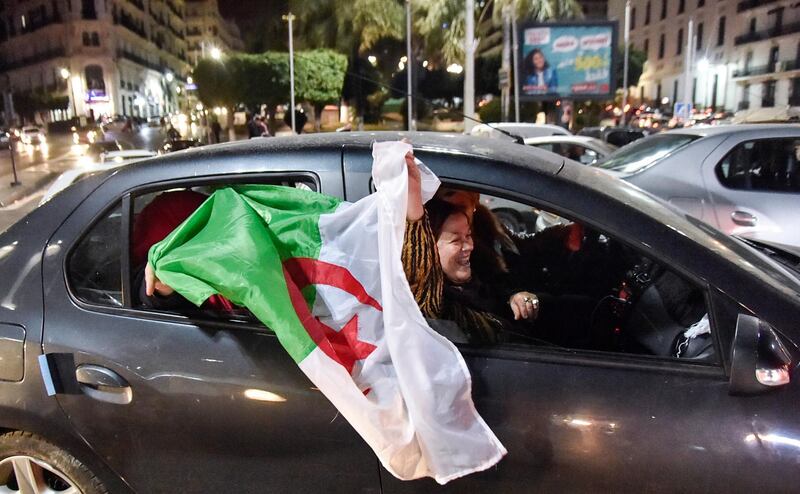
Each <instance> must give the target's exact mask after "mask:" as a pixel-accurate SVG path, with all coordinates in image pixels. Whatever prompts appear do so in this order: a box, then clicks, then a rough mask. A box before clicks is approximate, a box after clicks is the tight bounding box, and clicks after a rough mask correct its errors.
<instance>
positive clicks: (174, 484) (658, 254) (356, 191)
mask: <svg viewBox="0 0 800 494" xmlns="http://www.w3.org/2000/svg"><path fill="white" fill-rule="evenodd" d="M404 135H405V134H397V133H377V134H367V133H347V134H327V135H313V136H302V137H286V138H274V139H262V140H252V141H248V142H243V143H230V144H223V145H218V146H212V147H207V148H199V149H196V150H190V151H187V152H185V153H177V154H174V155H166V156H164V157H161V158H157V159H153V160H148V161H147V162H142V163H137V164H133V165H131V166H127V167H123V168H119V169H116V170H113V171H109V172H106V173H103V174H99V175H95V176H92V177H89V178H87V179H85V180H82V181H80V182H78V183H76V184H75V185H73V186H71V187H69V188H68V189H66V190H64V191H63V192H61V193H60V194H58V195H56V196H55V197H54V198H53V199H52V200H51V201H49V202H47V203H46V204H44V205H43V206H41V207H40V208H38V209H36V210H34V211H33V212H32V213H31V214H30V215H29V216H27V217H26V218H24V219H23V220H22V221H20V222H19V223H17V224H16V225H14V226H12V227H11V228H10V229H9V230H8V231H6V232H5V233H4V234H2V235H0V357H1V358H2V359H1V360H0V410H1V411H2V413H0V428H2V432H3V434H2V435H0V485H5V486H6V487H10V488H12V489H14V488H15V486H19V485H22V484H24V483H25V482H26V481H30V482H31V483H38V484H42V485H45V484H46V485H49V486H51V487H52V486H55V489H56V490H59V489H61V490H65V489H67V488H69V486H72V487H75V488H78V489H80V490H81V492H84V493H94V492H104V490H103V489H108V491H110V492H131V491H133V492H142V493H159V492H164V493H174V492H207V491H218V492H265V491H269V492H320V491H324V492H347V493H352V492H365V493H367V492H373V493H378V492H386V493H396V492H478V491H480V492H484V491H485V492H532V491H557V492H597V491H613V492H675V491H704V492H726V493H727V492H731V491H737V492H747V491H764V492H790V491H793V490H794V489H796V486H797V485H798V482H800V469H798V468H797V465H798V462H800V417H798V414H797V413H796V404H797V403H798V400H799V399H800V387H798V383H797V382H794V380H793V379H792V378H793V374H792V372H793V370H794V368H795V367H796V365H797V362H798V358H800V353H798V348H797V346H796V343H797V342H798V341H800V327H798V321H800V281H798V278H797V274H796V273H795V272H793V271H791V270H790V268H788V267H784V266H782V265H779V264H777V263H776V262H773V261H772V260H770V259H769V258H767V257H766V256H765V255H762V254H761V253H759V252H757V251H754V250H752V249H751V248H750V247H748V246H746V245H744V244H742V243H739V242H738V241H736V240H735V239H732V238H729V237H727V236H724V235H722V234H721V233H719V232H717V231H716V230H714V229H711V228H709V227H707V226H706V225H705V224H704V223H701V222H698V221H695V220H693V219H692V218H689V217H684V216H682V215H679V214H676V213H675V212H673V211H672V210H671V209H669V208H667V207H665V205H664V204H663V203H662V202H660V201H658V200H657V199H654V198H653V197H651V196H650V195H648V194H644V193H642V192H641V191H640V190H639V189H637V188H634V187H631V186H630V185H628V184H626V183H625V182H623V181H619V180H615V179H613V178H611V177H608V176H607V175H606V174H604V173H602V172H600V171H599V170H596V169H593V168H590V167H585V166H580V165H578V164H575V163H571V162H567V163H564V160H563V158H560V157H558V156H555V155H553V154H552V153H547V152H545V151H541V150H538V149H534V148H531V147H529V146H522V145H513V144H512V145H509V144H508V143H506V142H502V141H495V140H487V139H477V138H470V137H463V136H447V135H436V134H424V133H421V134H410V135H409V137H410V138H411V140H412V141H413V142H414V145H415V148H416V154H417V156H418V157H419V158H420V159H422V160H423V161H424V162H425V163H426V164H427V165H428V166H429V167H430V168H431V169H433V171H434V172H435V173H437V175H438V176H439V177H440V178H441V179H442V181H443V182H444V183H445V184H447V185H449V186H451V187H455V188H467V189H470V190H474V191H478V192H480V193H481V194H482V196H486V197H488V196H496V197H501V198H504V199H506V200H509V201H518V202H519V203H521V204H524V205H527V206H529V207H535V208H537V209H542V210H547V211H551V212H553V213H557V214H559V215H560V216H562V217H565V218H569V219H571V220H573V221H575V222H576V224H580V225H582V229H581V230H580V231H581V232H582V234H581V235H580V237H578V238H573V239H572V240H575V241H577V243H576V242H572V241H571V244H572V248H571V249H570V250H568V251H567V250H564V249H563V248H561V247H562V245H561V240H563V236H561V237H559V236H558V235H554V236H553V238H555V239H556V240H555V243H548V242H551V241H552V240H553V238H547V237H541V238H543V240H542V242H544V244H545V245H544V246H543V245H541V244H537V245H536V246H535V247H536V249H535V251H536V253H537V254H536V255H535V256H534V255H528V254H527V253H528V252H529V251H527V250H526V247H525V246H526V245H527V244H524V243H520V254H519V258H518V259H517V263H515V264H514V265H513V266H514V267H513V270H512V272H511V273H509V275H515V276H517V278H518V281H520V280H521V281H522V282H525V283H526V287H530V289H531V290H536V291H537V293H542V294H543V293H544V292H548V293H549V294H550V296H551V297H552V299H553V300H561V301H562V302H566V303H564V304H562V306H561V308H560V309H559V310H560V311H561V312H558V313H557V314H555V316H556V317H553V318H552V320H553V321H554V322H555V323H554V324H553V325H552V326H550V327H537V326H534V327H533V328H532V329H531V331H532V332H531V333H529V334H520V335H511V336H512V337H511V338H509V340H508V341H504V342H503V343H500V344H497V345H493V346H470V345H467V344H464V343H458V346H459V349H460V350H461V352H462V354H463V355H464V357H465V359H466V361H467V363H468V365H469V367H470V371H471V373H472V379H473V396H474V399H475V402H476V405H477V407H478V409H479V411H480V413H481V414H482V416H483V417H484V419H485V420H486V421H487V423H488V424H489V425H490V427H491V428H492V429H493V430H494V431H495V433H496V434H497V435H498V437H499V438H500V440H501V441H502V442H503V443H504V445H505V446H506V447H507V449H508V456H507V457H506V458H504V459H503V460H502V461H501V462H500V463H499V464H498V465H497V466H496V467H493V468H492V469H490V470H488V471H485V472H482V473H478V474H473V475H470V476H468V477H465V478H463V479H459V480H456V481H453V482H451V483H450V484H448V485H446V486H444V487H442V486H438V485H437V484H435V483H434V482H433V481H432V480H430V479H425V480H418V481H412V482H400V481H398V480H396V479H394V478H393V477H392V476H391V475H389V474H388V473H387V472H386V471H385V470H384V469H382V468H381V467H380V465H379V462H378V460H377V459H376V457H375V456H374V455H373V453H372V451H371V450H370V449H369V448H368V447H367V446H366V444H365V443H364V442H363V441H362V440H361V439H360V438H359V437H358V436H357V434H356V433H355V432H354V430H353V429H352V428H351V427H350V425H349V424H348V423H347V422H345V421H344V420H343V419H342V418H341V416H339V415H338V413H337V411H336V409H335V408H334V407H333V406H332V405H331V404H330V403H329V402H328V401H327V400H326V399H325V398H324V397H323V396H322V395H321V394H320V392H319V391H318V390H317V389H316V388H315V387H314V386H313V385H312V384H311V382H310V381H309V380H308V379H307V378H306V377H305V376H304V375H303V373H302V372H301V371H300V370H299V369H298V367H297V365H296V364H295V363H294V362H293V361H292V360H291V358H290V357H289V356H288V355H287V353H286V352H285V351H284V350H283V349H282V347H281V345H280V344H279V342H278V340H277V338H276V337H275V335H274V334H273V333H272V332H271V331H270V330H269V329H268V328H265V327H264V326H263V325H261V324H259V323H258V322H257V321H254V320H252V319H251V318H249V317H248V316H247V314H233V315H224V316H221V315H220V314H210V313H208V311H203V310H183V309H175V310H158V311H157V310H152V309H148V308H146V307H143V306H142V305H141V304H140V303H139V295H138V294H139V289H140V286H139V285H140V280H139V278H140V276H141V263H142V260H143V257H142V256H143V254H142V252H144V255H146V245H145V246H143V245H141V243H140V242H139V240H137V239H138V238H139V235H140V232H141V228H146V227H147V225H146V224H145V225H143V224H142V221H140V220H141V218H142V217H143V216H142V215H143V214H145V213H144V212H145V209H146V208H147V207H148V206H150V205H151V204H153V201H154V200H155V199H154V198H157V197H161V196H162V195H163V194H166V193H169V192H171V191H177V190H181V191H186V192H187V193H191V194H202V193H204V192H207V191H208V190H211V189H213V188H215V187H219V186H224V185H225V184H230V183H271V184H279V185H284V186H294V187H308V188H312V189H314V190H318V191H320V192H323V193H326V194H329V195H333V196H336V197H339V198H343V199H347V200H350V201H355V200H358V199H360V198H362V197H364V196H366V195H368V194H370V193H371V190H372V184H371V180H370V169H371V164H372V158H371V149H370V146H371V143H372V142H374V141H375V140H394V139H398V138H400V137H402V136H404ZM162 211H163V212H164V215H163V216H167V213H168V211H167V210H166V208H164V207H163V206H162ZM559 228H562V227H559ZM546 232H547V230H546ZM555 232H556V233H557V232H558V231H555ZM543 233H544V232H543ZM536 238H537V237H534V239H536ZM570 238H571V236H570ZM520 242H522V240H521V241H520ZM142 247H145V249H144V251H143V250H142ZM570 297H572V298H570ZM541 300H542V311H543V314H544V311H545V310H548V307H551V306H549V305H547V304H548V302H547V300H546V299H545V298H544V296H543V295H542V298H541ZM571 300H575V301H576V302H575V304H574V305H573V304H572V303H571V302H570V301H571ZM578 300H580V301H582V302H581V303H578V302H577V301H578ZM587 301H589V302H590V303H589V304H588V305H587V304H586V302H587ZM552 307H556V305H552ZM553 310H555V309H553ZM575 313H578V314H580V315H582V316H584V317H585V320H586V321H587V323H586V327H585V328H584V329H585V331H584V333H585V334H583V336H586V337H587V339H585V340H580V339H579V338H577V337H575V338H573V336H575V335H569V334H564V332H563V331H562V328H560V326H559V324H558V321H559V319H560V318H562V317H563V318H564V320H566V319H567V318H569V317H572V316H573V315H574V314H575ZM704 320H705V323H704V322H703V321H704ZM439 323H441V325H442V326H447V322H446V321H432V325H433V326H434V327H439V325H440V324H439ZM440 330H442V329H440ZM689 330H692V331H694V333H697V334H695V335H694V336H691V337H689V336H687V332H689ZM694 333H693V334H694ZM515 336H517V337H516V338H514V337H515ZM409 357H410V358H413V355H411V356H409Z"/></svg>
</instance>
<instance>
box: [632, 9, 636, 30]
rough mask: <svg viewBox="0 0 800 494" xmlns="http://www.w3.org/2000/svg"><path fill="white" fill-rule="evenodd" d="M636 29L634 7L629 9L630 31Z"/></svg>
mask: <svg viewBox="0 0 800 494" xmlns="http://www.w3.org/2000/svg"><path fill="white" fill-rule="evenodd" d="M634 29H636V7H633V8H632V9H631V31H633V30H634Z"/></svg>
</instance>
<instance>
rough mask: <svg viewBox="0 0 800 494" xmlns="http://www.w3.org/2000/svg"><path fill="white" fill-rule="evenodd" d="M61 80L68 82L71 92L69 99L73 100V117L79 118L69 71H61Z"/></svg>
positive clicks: (68, 88) (62, 69)
mask: <svg viewBox="0 0 800 494" xmlns="http://www.w3.org/2000/svg"><path fill="white" fill-rule="evenodd" d="M59 74H60V75H61V78H62V79H64V80H65V81H67V90H68V91H69V99H71V100H72V116H73V117H77V116H78V107H77V106H76V105H75V88H74V87H73V86H72V78H71V77H70V75H71V74H70V73H69V70H67V69H66V68H64V67H62V68H61V70H60V71H59Z"/></svg>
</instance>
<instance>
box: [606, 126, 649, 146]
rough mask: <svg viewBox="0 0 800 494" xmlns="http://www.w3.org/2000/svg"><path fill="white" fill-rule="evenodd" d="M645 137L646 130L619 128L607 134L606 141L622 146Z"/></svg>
mask: <svg viewBox="0 0 800 494" xmlns="http://www.w3.org/2000/svg"><path fill="white" fill-rule="evenodd" d="M643 137H644V132H641V131H638V130H618V131H612V132H609V133H608V134H607V135H606V142H608V143H609V144H611V145H613V146H617V147H622V146H624V145H626V144H630V143H631V142H633V141H636V140H638V139H641V138H643Z"/></svg>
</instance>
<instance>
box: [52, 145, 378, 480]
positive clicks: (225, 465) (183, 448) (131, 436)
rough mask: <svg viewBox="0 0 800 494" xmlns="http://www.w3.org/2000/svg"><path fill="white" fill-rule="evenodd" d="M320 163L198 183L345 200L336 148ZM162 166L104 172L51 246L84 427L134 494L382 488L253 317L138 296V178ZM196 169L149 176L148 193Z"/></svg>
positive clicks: (59, 333)
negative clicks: (301, 185) (132, 270)
mask: <svg viewBox="0 0 800 494" xmlns="http://www.w3.org/2000/svg"><path fill="white" fill-rule="evenodd" d="M313 162H314V165H313V166H314V168H315V173H306V172H304V171H303V170H302V169H300V170H298V171H296V172H293V171H291V170H288V171H284V172H276V173H272V174H265V173H261V174H257V175H253V176H252V177H246V178H241V177H239V178H235V177H233V176H231V175H221V176H217V177H210V178H209V177H205V178H204V179H203V180H204V181H203V182H202V183H203V184H205V185H206V186H208V185H212V186H213V185H214V183H216V182H214V181H215V180H219V181H220V182H229V181H230V180H233V179H236V180H238V181H240V182H242V181H246V182H247V183H259V182H262V181H267V182H269V183H275V180H279V181H280V180H281V179H283V178H285V177H287V176H291V177H294V178H292V180H298V178H297V176H298V174H299V176H300V179H299V180H307V181H308V182H310V186H312V187H316V188H317V190H320V189H321V190H322V191H324V192H326V193H328V194H331V195H334V196H339V197H341V196H342V195H343V187H342V178H341V177H342V175H341V157H340V153H338V152H336V153H331V155H330V156H325V157H324V158H323V157H319V156H317V157H316V159H315V160H313ZM221 168H222V167H220V166H217V167H216V169H218V170H219V169H221ZM186 169H187V168H184V170H186ZM234 169H235V167H234ZM145 173H147V175H146V176H145V175H144V174H145ZM159 173H161V174H165V173H167V172H162V171H159V170H157V169H153V168H149V169H145V170H142V169H141V168H139V169H137V171H132V172H129V173H128V175H127V177H129V180H126V179H125V178H124V177H119V176H118V177H115V178H116V180H115V179H113V178H112V179H111V180H109V181H107V182H106V183H105V184H104V185H103V186H101V188H100V189H98V190H97V191H96V192H95V193H94V194H93V195H91V196H90V197H88V198H87V200H86V201H85V202H84V203H83V204H82V205H81V206H80V207H79V208H78V209H77V210H76V211H75V212H74V213H73V214H72V215H71V216H70V217H69V218H68V219H67V221H66V222H65V223H64V224H63V225H62V227H61V228H59V229H58V231H57V232H56V233H55V235H54V236H53V237H52V240H51V242H50V244H49V245H48V247H47V254H46V256H45V262H44V272H43V276H44V285H45V320H46V322H45V324H44V341H43V347H44V351H45V353H47V354H50V355H51V360H52V361H53V362H56V364H55V365H56V372H57V375H58V376H59V379H58V381H59V383H60V386H61V389H60V390H59V392H58V394H57V395H56V399H57V400H58V403H59V405H60V406H61V409H62V410H63V411H64V413H66V414H67V416H68V417H69V419H70V421H71V423H72V425H73V426H74V428H75V429H76V431H77V432H78V433H79V434H80V435H81V436H82V437H83V438H84V439H85V440H86V442H87V443H88V444H89V445H90V446H91V447H92V448H93V449H94V451H95V452H96V453H97V454H98V455H99V456H100V457H101V458H102V459H103V460H104V461H105V462H106V463H107V464H108V465H109V466H110V467H111V468H112V469H113V470H114V471H115V472H116V473H117V474H118V475H120V476H121V477H123V478H124V479H125V480H126V481H127V482H128V483H129V484H130V485H131V486H132V488H133V489H134V490H135V491H138V492H147V493H158V492H164V493H175V492H208V491H211V492H265V491H266V492H318V491H319V489H320V488H321V487H322V486H325V487H324V488H325V489H326V491H329V492H370V493H371V492H378V491H379V475H378V472H377V462H376V459H375V456H374V455H373V453H372V451H371V450H370V449H369V448H368V447H367V446H366V444H365V443H364V442H363V441H362V440H361V438H360V437H359V436H358V435H357V434H356V433H355V431H354V430H353V429H352V428H351V427H350V425H349V424H348V423H347V422H346V421H345V420H344V419H343V418H342V417H340V416H339V414H338V413H337V411H336V409H335V408H334V407H333V406H332V405H331V404H330V403H329V402H328V400H327V399H326V398H325V397H324V396H322V395H321V393H320V392H319V390H317V389H316V388H315V387H314V386H313V384H312V383H311V382H310V381H309V380H308V379H307V378H306V377H305V375H304V374H303V373H302V372H301V371H300V370H299V368H298V367H297V365H296V364H295V363H294V362H293V361H292V360H291V358H290V357H289V356H288V354H287V353H286V352H285V351H284V350H283V348H282V347H281V345H280V343H279V342H278V340H277V338H276V337H275V336H274V334H273V333H271V332H270V331H269V330H267V329H266V328H264V327H263V326H260V325H258V324H257V323H256V322H254V321H251V320H247V319H244V320H241V319H240V320H236V319H230V318H225V317H218V316H217V317H203V315H202V314H199V315H198V314H194V315H191V316H187V315H181V314H179V313H171V312H164V311H161V312H156V311H148V310H145V309H140V308H138V307H134V306H133V305H132V303H131V293H130V292H131V291H132V290H135V289H136V287H135V286H133V285H135V280H132V279H126V278H132V276H131V275H130V274H129V273H128V274H125V273H126V271H125V268H124V266H125V264H126V263H128V258H129V256H130V250H131V249H130V247H129V245H130V244H129V243H128V241H127V239H128V235H129V234H130V230H131V227H130V225H131V223H132V220H133V211H134V210H135V209H137V206H136V205H135V204H136V197H138V196H137V194H138V193H139V191H138V190H137V189H136V186H138V184H139V183H140V181H141V182H145V181H148V180H153V179H152V177H153V176H155V175H156V174H159ZM232 177H233V178H232ZM175 178H176V179H177V178H182V176H181V177H175ZM187 180H189V181H188V182H187ZM197 180H199V179H194V178H189V179H182V181H178V182H175V181H169V180H167V181H164V182H161V183H158V184H155V185H153V184H150V185H149V186H148V187H149V188H148V189H146V190H144V191H142V193H143V194H144V193H145V192H148V193H152V192H153V191H154V190H170V189H174V188H180V187H187V186H191V185H193V184H194V185H196V184H197ZM131 187H133V189H132V190H131ZM154 188H155V189H154ZM126 190H127V192H126ZM164 214H170V213H169V211H165V213H164ZM119 266H123V267H122V268H120V267H119ZM120 272H122V274H120Z"/></svg>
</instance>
